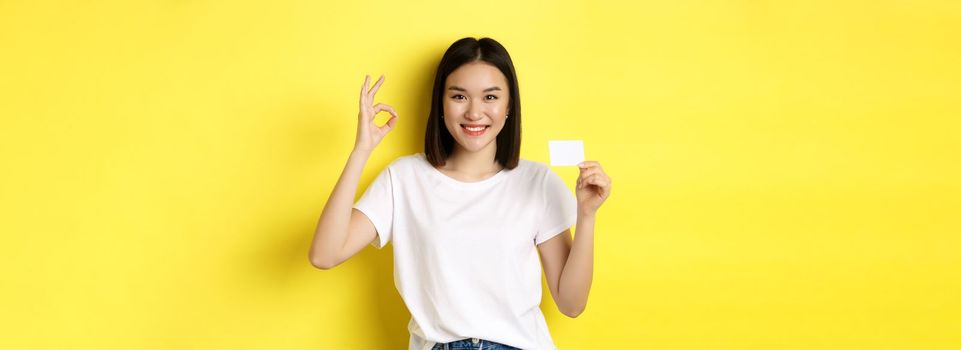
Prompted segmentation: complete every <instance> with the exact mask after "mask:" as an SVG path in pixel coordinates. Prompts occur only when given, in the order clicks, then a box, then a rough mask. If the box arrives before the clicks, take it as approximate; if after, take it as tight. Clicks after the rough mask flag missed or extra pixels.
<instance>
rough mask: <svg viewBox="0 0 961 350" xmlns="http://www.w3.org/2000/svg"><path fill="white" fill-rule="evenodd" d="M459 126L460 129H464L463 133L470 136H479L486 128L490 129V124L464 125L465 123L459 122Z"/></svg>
mask: <svg viewBox="0 0 961 350" xmlns="http://www.w3.org/2000/svg"><path fill="white" fill-rule="evenodd" d="M460 127H461V129H463V130H464V133H466V134H467V135H470V136H480V135H483V134H484V132H486V131H487V129H490V127H491V126H490V125H466V124H461V125H460Z"/></svg>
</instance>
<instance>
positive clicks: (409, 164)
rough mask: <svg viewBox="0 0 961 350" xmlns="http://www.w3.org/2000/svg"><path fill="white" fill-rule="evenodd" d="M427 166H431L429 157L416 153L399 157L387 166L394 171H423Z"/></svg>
mask: <svg viewBox="0 0 961 350" xmlns="http://www.w3.org/2000/svg"><path fill="white" fill-rule="evenodd" d="M425 164H428V165H429V164H430V163H428V162H427V157H425V156H424V154H423V153H414V154H409V155H406V156H400V157H397V158H396V159H394V160H393V161H392V162H390V164H388V165H387V168H388V169H391V170H392V171H416V170H419V169H423V167H424V165H425Z"/></svg>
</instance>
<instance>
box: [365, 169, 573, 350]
mask: <svg viewBox="0 0 961 350" xmlns="http://www.w3.org/2000/svg"><path fill="white" fill-rule="evenodd" d="M354 208H357V209H358V210H360V211H361V212H363V213H364V214H365V215H367V217H368V218H369V219H370V221H371V222H372V223H373V224H374V227H375V228H376V229H377V234H378V238H377V239H375V240H374V242H372V243H371V245H373V246H375V247H377V248H378V249H380V248H383V247H384V245H385V244H387V242H388V241H393V249H394V284H395V286H396V287H397V291H398V292H400V295H401V298H403V300H404V303H405V304H407V309H408V310H409V311H410V313H411V320H410V323H409V324H408V327H407V328H408V330H409V331H410V349H411V350H429V349H430V348H432V347H433V346H434V345H435V344H436V343H438V342H440V343H446V342H451V341H455V340H459V339H464V338H480V339H486V340H490V341H494V342H498V343H502V344H506V345H510V346H513V347H517V348H521V349H536V350H546V349H557V348H556V346H555V345H554V342H553V340H552V339H551V335H550V332H549V331H548V328H547V322H546V321H545V320H544V315H543V313H541V310H540V308H539V307H538V306H539V305H540V302H541V265H540V260H539V256H538V253H537V249H536V247H535V245H537V244H540V243H542V242H544V241H546V240H548V239H550V238H552V237H554V236H556V235H557V234H559V233H561V232H564V230H567V229H569V228H570V227H571V226H573V225H574V224H575V223H576V220H577V200H576V199H575V198H574V196H573V194H572V193H571V191H570V190H569V189H568V188H567V186H566V185H565V184H564V181H563V180H561V178H560V176H558V175H557V174H556V173H554V172H553V171H551V170H550V168H549V167H547V165H545V164H543V163H537V162H532V161H527V160H523V159H521V160H520V162H519V164H518V166H517V167H516V168H514V169H511V170H507V169H504V170H502V171H500V172H499V173H497V174H496V175H494V176H492V177H490V178H487V179H485V180H482V181H479V182H461V181H458V180H455V179H454V178H451V177H449V176H447V175H445V174H444V173H441V172H440V171H439V170H437V169H436V168H434V167H433V166H432V165H430V163H429V162H428V161H427V158H426V157H425V156H424V154H423V153H417V154H414V155H409V156H404V157H400V158H398V159H396V160H394V161H393V162H392V163H391V164H390V165H388V166H387V168H386V169H384V170H383V171H382V172H381V173H380V174H379V175H378V176H377V178H376V179H375V180H374V181H373V182H372V183H371V184H370V186H369V187H368V188H367V190H366V191H365V192H364V194H363V196H362V197H361V198H360V199H359V200H358V201H357V203H356V204H355V205H354Z"/></svg>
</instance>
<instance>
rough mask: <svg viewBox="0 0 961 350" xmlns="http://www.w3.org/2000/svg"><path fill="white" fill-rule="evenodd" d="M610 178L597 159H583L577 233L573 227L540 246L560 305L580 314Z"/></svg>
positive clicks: (587, 291) (591, 273) (570, 314)
mask: <svg viewBox="0 0 961 350" xmlns="http://www.w3.org/2000/svg"><path fill="white" fill-rule="evenodd" d="M610 189H611V181H610V178H609V177H607V175H606V174H604V172H603V170H602V169H601V168H600V164H597V163H596V162H584V165H583V166H581V175H580V177H578V179H577V224H576V225H575V232H577V236H576V237H575V239H573V242H572V239H571V231H570V230H566V231H564V232H562V233H561V234H559V235H557V236H555V237H554V238H551V239H549V240H547V241H546V242H544V243H541V244H540V245H538V246H537V248H538V250H539V252H540V255H541V263H542V265H543V266H544V272H545V275H546V277H547V285H548V288H550V290H551V296H553V298H554V302H555V303H556V304H557V308H558V309H560V311H561V312H562V313H563V314H564V315H567V316H568V317H572V318H573V317H577V316H578V315H580V314H581V313H582V312H584V309H585V308H586V307H587V297H588V295H589V294H590V292H591V282H592V280H593V278H594V223H595V221H596V214H597V209H598V208H599V207H600V205H601V204H602V203H603V202H604V200H606V199H607V197H608V196H609V195H610Z"/></svg>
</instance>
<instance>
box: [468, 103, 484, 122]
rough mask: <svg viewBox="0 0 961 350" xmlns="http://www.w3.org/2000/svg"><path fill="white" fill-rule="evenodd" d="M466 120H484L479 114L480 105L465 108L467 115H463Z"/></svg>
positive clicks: (474, 104)
mask: <svg viewBox="0 0 961 350" xmlns="http://www.w3.org/2000/svg"><path fill="white" fill-rule="evenodd" d="M465 117H466V118H467V120H470V121H475V120H481V118H484V114H483V113H481V106H480V103H471V104H470V107H468V108H467V115H465Z"/></svg>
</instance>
